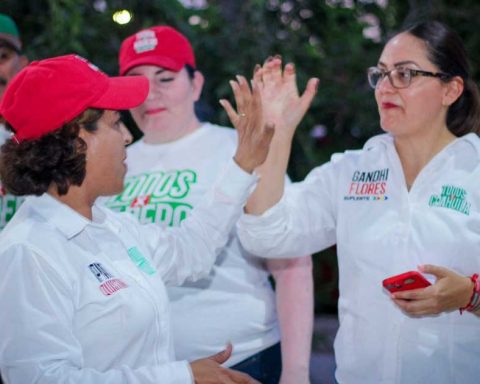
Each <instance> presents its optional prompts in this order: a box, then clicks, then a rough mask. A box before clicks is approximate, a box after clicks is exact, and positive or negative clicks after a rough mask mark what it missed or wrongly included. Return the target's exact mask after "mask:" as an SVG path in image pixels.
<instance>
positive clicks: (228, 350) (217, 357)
mask: <svg viewBox="0 0 480 384" xmlns="http://www.w3.org/2000/svg"><path fill="white" fill-rule="evenodd" d="M232 350H233V347H232V343H228V344H227V346H226V347H225V349H224V350H223V351H220V352H218V353H216V354H214V355H212V356H209V357H207V359H210V360H213V361H215V362H216V363H218V364H223V363H224V362H225V361H227V360H228V359H229V358H230V356H231V355H232Z"/></svg>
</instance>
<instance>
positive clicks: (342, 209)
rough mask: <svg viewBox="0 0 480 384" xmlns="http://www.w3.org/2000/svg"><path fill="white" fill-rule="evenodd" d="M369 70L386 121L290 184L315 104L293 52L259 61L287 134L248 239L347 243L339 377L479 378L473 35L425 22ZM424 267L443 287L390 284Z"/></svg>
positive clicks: (247, 225)
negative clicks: (306, 113) (469, 44)
mask: <svg viewBox="0 0 480 384" xmlns="http://www.w3.org/2000/svg"><path fill="white" fill-rule="evenodd" d="M368 80H369V83H370V85H371V86H372V88H374V91H375V99H376V102H377V105H378V112H379V115H380V126H381V127H382V129H383V130H384V131H385V132H386V133H385V134H383V135H379V136H375V137H373V138H371V139H370V140H369V141H368V142H367V143H366V144H365V146H364V148H363V149H361V150H356V151H347V152H345V153H344V154H340V155H335V156H333V157H332V160H331V161H330V162H328V163H327V164H325V165H322V166H321V167H318V168H315V169H314V170H313V171H311V173H310V174H309V175H308V176H307V178H306V179H305V181H303V182H300V183H296V184H294V185H292V186H287V187H286V188H284V186H283V179H282V174H283V172H284V169H285V166H286V163H287V160H288V155H289V152H290V145H291V139H292V136H293V134H294V131H295V127H296V126H297V124H298V122H299V121H300V119H301V117H302V114H301V113H297V112H301V111H302V110H303V108H299V106H301V104H302V103H301V100H298V96H296V92H295V75H294V70H293V67H292V66H291V65H287V66H286V67H285V69H284V70H282V63H281V61H280V60H278V59H274V60H272V61H270V62H268V63H266V64H265V65H264V67H263V68H262V69H261V70H260V71H257V83H260V84H262V85H261V86H259V89H260V90H261V93H262V97H263V98H264V99H265V100H268V101H269V103H268V106H269V108H270V110H269V112H268V113H267V112H266V116H267V119H268V121H273V122H275V123H276V133H275V137H274V139H273V142H272V143H273V144H272V148H271V152H270V153H269V159H267V162H266V163H265V165H264V166H262V170H261V171H259V174H260V176H261V178H260V181H259V184H258V187H257V190H256V191H255V192H254V195H253V196H252V197H251V198H250V200H249V205H248V206H247V212H248V213H249V215H246V216H243V217H242V218H241V219H240V222H239V224H238V226H237V227H238V230H239V236H240V239H241V241H242V243H243V245H244V246H245V247H246V248H247V249H248V250H249V251H251V252H254V253H256V254H258V255H262V256H269V257H279V256H281V255H285V256H290V255H291V252H292V251H293V250H295V251H300V252H301V253H308V252H316V251H319V250H321V249H323V248H326V247H328V246H331V245H332V244H337V250H338V265H339V285H340V297H339V302H338V312H339V319H340V328H339V331H338V333H337V336H336V339H335V344H334V347H335V359H336V363H337V369H336V375H335V376H336V380H337V382H338V383H341V384H344V383H346V384H349V383H354V384H371V383H376V384H387V383H388V384H390V383H398V384H402V383H439V384H451V383H462V384H474V383H478V382H479V377H480V365H479V364H478V356H479V355H480V343H479V340H480V320H479V318H478V316H479V315H480V282H479V279H478V274H479V273H480V257H479V256H478V250H479V249H480V231H479V228H480V214H479V210H480V190H479V188H478V184H479V180H480V139H479V137H478V134H479V132H480V101H479V92H478V87H477V85H476V83H475V82H474V80H473V79H472V77H471V73H470V68H469V65H468V60H467V54H466V51H465V48H464V45H463V43H462V41H461V39H460V38H459V36H458V35H457V34H456V33H455V32H454V31H452V30H450V29H449V28H447V27H446V26H445V25H444V24H442V23H440V22H436V21H425V22H421V23H419V24H416V25H414V26H412V27H410V28H408V29H406V30H404V31H402V32H400V33H398V34H396V35H395V36H394V37H392V38H391V39H390V40H388V42H387V43H386V45H385V47H384V49H383V52H382V54H381V56H380V58H379V60H378V63H377V64H376V65H375V66H374V67H371V68H370V69H369V70H368ZM240 85H241V84H238V83H235V89H236V90H237V93H238V97H241V95H242V94H243V92H242V89H241V88H240ZM227 109H228V111H229V115H230V116H235V114H234V110H233V109H232V108H231V106H229V105H227ZM237 121H238V120H237ZM417 268H418V269H419V270H420V272H423V273H425V274H428V275H429V276H430V277H429V278H430V282H431V283H432V284H431V285H430V286H428V287H426V288H419V289H414V290H406V291H402V292H396V293H390V292H388V291H387V290H386V289H384V288H383V286H382V281H383V280H384V279H386V278H388V277H390V276H393V275H398V274H401V273H404V272H407V271H410V270H416V269H417ZM459 309H460V310H459ZM462 313H463V314H462Z"/></svg>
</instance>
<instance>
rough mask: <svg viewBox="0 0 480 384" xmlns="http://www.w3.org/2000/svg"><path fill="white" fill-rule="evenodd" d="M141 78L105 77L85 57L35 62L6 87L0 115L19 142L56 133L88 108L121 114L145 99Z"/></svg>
mask: <svg viewBox="0 0 480 384" xmlns="http://www.w3.org/2000/svg"><path fill="white" fill-rule="evenodd" d="M148 86H149V85H148V80H147V78H146V77H144V76H128V77H108V76H107V75H106V74H105V73H103V72H102V71H100V70H99V69H98V68H97V67H96V66H95V65H93V64H91V63H89V62H88V61H87V60H86V59H84V58H83V57H80V56H77V55H66V56H59V57H53V58H50V59H45V60H41V61H34V62H32V63H31V64H29V65H28V66H26V67H25V68H24V69H22V70H21V71H20V72H19V73H18V74H17V75H16V76H15V78H14V79H13V80H12V81H11V82H10V84H9V85H8V87H7V89H6V90H5V93H4V95H3V98H2V102H1V105H0V115H1V116H3V118H4V119H5V120H6V121H7V122H8V123H9V124H10V125H11V126H12V128H13V129H14V131H15V139H16V140H17V141H23V140H33V139H38V138H40V137H42V136H44V135H46V134H48V133H51V132H53V131H56V130H57V129H59V128H61V127H62V126H63V125H64V124H65V123H68V122H69V121H71V120H73V119H74V118H75V117H77V116H78V115H80V114H81V113H82V112H84V111H85V110H86V109H88V108H98V109H111V110H121V109H130V108H133V107H136V106H137V105H140V104H141V103H142V102H143V101H144V100H145V98H146V97H147V95H148Z"/></svg>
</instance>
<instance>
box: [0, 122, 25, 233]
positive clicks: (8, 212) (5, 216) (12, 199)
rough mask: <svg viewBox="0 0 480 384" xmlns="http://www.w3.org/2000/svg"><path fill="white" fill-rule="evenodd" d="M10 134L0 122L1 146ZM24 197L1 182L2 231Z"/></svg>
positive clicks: (0, 227)
mask: <svg viewBox="0 0 480 384" xmlns="http://www.w3.org/2000/svg"><path fill="white" fill-rule="evenodd" d="M10 136H11V133H10V132H8V131H7V130H6V128H5V126H4V125H3V124H0V147H1V146H2V145H3V143H5V141H7V139H9V138H10ZM24 199H25V198H24V197H20V196H13V195H11V194H9V193H6V191H5V189H4V188H3V187H2V183H1V182H0V231H1V230H2V229H3V228H4V227H5V225H7V223H8V221H10V219H11V218H12V217H13V215H14V213H15V212H16V211H17V209H18V208H19V207H20V204H22V202H23V200H24Z"/></svg>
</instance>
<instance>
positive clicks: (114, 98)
mask: <svg viewBox="0 0 480 384" xmlns="http://www.w3.org/2000/svg"><path fill="white" fill-rule="evenodd" d="M108 81H109V84H108V88H107V90H106V91H105V92H104V93H103V94H102V96H100V98H99V99H97V100H95V101H94V102H92V104H91V105H90V107H92V108H99V109H111V110H122V109H130V108H134V107H137V106H138V105H140V104H142V103H143V102H144V101H145V99H146V98H147V95H148V88H149V83H148V79H147V78H146V77H145V76H127V77H110V78H108Z"/></svg>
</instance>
